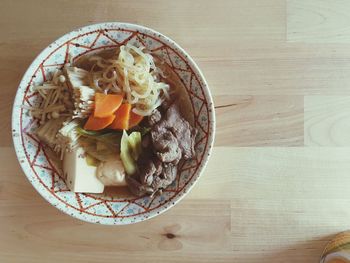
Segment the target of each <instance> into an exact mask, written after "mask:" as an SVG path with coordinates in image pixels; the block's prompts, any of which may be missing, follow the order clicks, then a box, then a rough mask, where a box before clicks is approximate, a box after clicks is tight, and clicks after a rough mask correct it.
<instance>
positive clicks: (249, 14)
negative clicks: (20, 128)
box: [0, 0, 350, 263]
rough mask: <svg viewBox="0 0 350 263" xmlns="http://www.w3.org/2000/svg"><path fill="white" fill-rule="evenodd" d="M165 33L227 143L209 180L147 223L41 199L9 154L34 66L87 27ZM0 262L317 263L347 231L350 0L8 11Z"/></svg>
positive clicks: (156, 2)
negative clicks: (104, 221) (89, 217)
mask: <svg viewBox="0 0 350 263" xmlns="http://www.w3.org/2000/svg"><path fill="white" fill-rule="evenodd" d="M101 21H125V22H132V23H138V24H142V25H146V26H149V27H151V28H154V29H156V30H158V31H160V32H162V33H164V34H166V35H168V36H169V37H171V38H172V39H174V40H175V41H177V42H178V43H179V44H180V45H181V46H183V47H184V48H185V49H186V50H187V51H188V52H189V54H191V55H192V56H193V58H194V59H195V60H196V61H197V62H198V64H199V66H200V67H201V68H202V70H203V72H204V74H205V76H206V78H207V80H208V83H209V85H210V87H211V91H212V94H213V96H214V100H215V104H216V116H217V137H216V142H215V148H214V152H213V155H212V158H211V160H210V162H209V165H208V168H207V170H206V171H205V173H204V174H203V177H202V179H201V180H200V181H199V183H198V184H197V185H196V187H195V188H194V189H193V191H192V192H191V193H190V194H189V195H188V197H186V198H185V199H184V200H183V201H182V202H180V204H178V205H177V206H176V207H175V208H173V209H171V210H170V211H168V212H166V213H165V214H163V215H161V216H158V217H157V218H155V219H152V220H149V221H147V222H143V223H139V224H136V225H130V226H123V227H108V226H101V225H93V224H88V223H84V222H81V221H78V220H76V219H73V218H71V217H69V216H67V215H65V214H63V213H61V212H59V211H58V210H57V209H55V208H54V207H52V206H50V205H49V204H48V203H47V202H46V201H44V200H43V199H42V198H41V197H40V196H39V194H38V193H36V192H35V190H34V189H33V187H32V186H31V185H30V184H29V182H28V181H27V179H26V178H25V176H24V174H23V172H22V171H21V169H20V167H19V165H18V163H17V160H16V157H15V154H14V150H13V146H12V140H11V132H10V123H11V116H10V115H11V108H12V102H13V99H14V96H15V93H16V88H17V86H18V83H19V81H20V79H21V77H22V75H23V74H24V72H25V70H26V68H27V67H28V66H29V64H30V63H31V61H32V60H33V59H34V57H35V56H36V55H37V54H38V53H39V52H40V50H42V49H43V48H44V47H46V46H47V45H48V44H49V43H50V42H52V41H53V40H55V39H56V38H58V37H59V36H61V35H62V34H64V33H66V32H68V31H71V30H72V29H74V28H76V27H80V26H83V25H86V24H90V23H95V22H101ZM0 34H1V35H0V61H1V63H0V80H1V88H0V116H1V119H0V120H1V121H0V162H1V163H0V175H1V176H0V262H152V263H154V262H242V263H243V262H259V263H261V262H266V263H267V262H269V263H270V262H283V263H286V262H287V263H288V262H298V263H303V262H305V263H306V262H307V263H309V262H317V261H318V258H319V256H320V254H321V252H322V249H323V247H324V246H325V244H326V243H327V241H328V240H329V239H330V238H331V237H332V236H333V235H334V234H335V233H337V232H340V231H343V230H346V229H349V228H350V191H349V187H350V1H348V0H332V1H331V0H329V1H324V0H287V1H285V0H244V1H243V0H231V1H229V0H227V1H222V0H216V1H195V0H192V1H185V0H176V1H161V0H153V1H132V0H125V1H107V0H104V1H92V0H90V1H72V0H71V1H44V0H42V1H39V0H33V1H24V0H23V1H13V0H2V1H1V3H0Z"/></svg>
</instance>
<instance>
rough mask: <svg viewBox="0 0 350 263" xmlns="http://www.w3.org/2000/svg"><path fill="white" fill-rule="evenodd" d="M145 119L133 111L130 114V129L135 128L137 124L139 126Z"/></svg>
mask: <svg viewBox="0 0 350 263" xmlns="http://www.w3.org/2000/svg"><path fill="white" fill-rule="evenodd" d="M142 119H143V116H141V115H138V114H136V113H134V112H133V111H131V112H130V119H129V129H130V128H132V127H135V126H136V125H137V124H139V123H140V122H141V121H142Z"/></svg>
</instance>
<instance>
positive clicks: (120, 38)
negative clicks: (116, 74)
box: [12, 23, 215, 225]
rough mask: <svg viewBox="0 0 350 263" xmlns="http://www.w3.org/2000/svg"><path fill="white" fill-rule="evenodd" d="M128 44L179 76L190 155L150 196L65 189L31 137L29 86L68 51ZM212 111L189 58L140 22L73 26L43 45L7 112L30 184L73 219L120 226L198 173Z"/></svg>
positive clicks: (184, 187)
mask: <svg viewBox="0 0 350 263" xmlns="http://www.w3.org/2000/svg"><path fill="white" fill-rule="evenodd" d="M126 43H130V44H134V45H143V46H145V47H146V48H147V49H149V50H152V51H153V52H155V53H156V54H158V55H159V56H160V57H162V58H163V60H164V61H165V62H166V63H168V64H169V65H170V67H171V68H172V70H173V71H174V72H175V73H176V74H177V75H178V76H179V77H180V79H181V81H182V82H183V84H184V86H185V87H186V90H187V95H188V96H189V98H190V101H191V104H192V107H193V112H194V119H195V126H196V128H197V129H198V136H197V139H196V145H195V151H196V158H195V159H194V160H191V161H187V162H185V164H184V165H183V166H182V167H180V169H179V173H178V176H177V178H176V180H175V182H174V183H173V184H172V185H171V186H169V187H168V188H167V189H166V190H165V191H164V192H163V194H162V195H160V196H156V197H153V198H150V197H141V198H134V197H132V198H131V197H130V198H118V197H115V196H114V197H111V196H102V195H94V194H76V193H73V192H70V191H69V189H68V188H67V186H66V184H65V182H64V181H63V180H62V179H61V178H60V173H61V171H58V170H56V169H55V168H54V166H53V165H52V162H50V159H49V158H48V155H47V153H46V152H45V147H44V146H43V145H42V144H41V143H40V142H39V141H38V139H37V138H36V136H35V133H34V131H35V128H36V127H37V121H36V120H35V119H33V118H32V117H31V116H30V115H29V114H28V112H27V111H26V110H25V109H23V108H22V107H21V106H22V105H27V106H30V105H35V104H36V103H38V101H39V97H38V96H37V93H36V92H33V91H32V90H31V87H32V86H33V85H36V84H40V83H42V82H43V81H44V80H45V79H48V78H50V75H51V73H52V71H54V70H55V69H57V68H60V67H62V66H63V64H64V63H65V62H67V61H68V57H69V56H72V57H73V59H77V58H78V57H80V56H81V55H84V54H87V53H89V52H93V51H96V50H103V49H110V48H117V47H119V46H120V45H123V44H126ZM214 133H215V115H214V106H213V102H212V97H211V95H210V91H209V88H208V85H207V83H206V81H205V79H204V77H203V75H202V73H201V71H200V69H199V68H198V66H197V65H196V63H195V62H194V61H193V59H192V58H191V57H190V56H189V55H188V54H187V53H186V52H185V51H184V50H183V49H182V48H181V47H180V46H179V45H177V44H176V43H175V42H174V41H172V40H171V39H169V38H168V37H166V36H164V35H162V34H160V33H158V32H156V31H154V30H152V29H149V28H146V27H143V26H139V25H134V24H126V23H101V24H95V25H90V26H85V27H82V28H79V29H77V30H74V31H72V32H70V33H68V34H66V35H64V36H62V37H60V38H59V39H58V40H56V41H55V42H53V43H52V44H50V45H49V46H48V47H47V48H45V49H44V50H43V51H42V52H41V53H40V54H39V55H38V56H37V57H36V58H35V60H34V61H33V63H32V64H31V65H30V66H29V68H28V70H27V71H26V73H25V74H24V76H23V79H22V81H21V83H20V85H19V87H18V91H17V94H16V98H15V102H14V106H13V112H12V134H13V141H14V146H15V150H16V154H17V158H18V160H19V162H20V164H21V166H22V169H23V171H24V173H25V175H26V176H27V178H28V179H29V181H30V182H31V184H32V185H33V186H34V188H35V189H36V190H37V191H38V192H39V193H40V194H41V195H42V196H43V197H44V198H45V199H46V200H47V201H48V202H49V203H51V204H52V205H53V206H55V207H57V208H58V209H60V210H62V211H63V212H65V213H67V214H69V215H71V216H73V217H76V218H78V219H81V220H84V221H88V222H93V223H101V224H109V225H122V224H130V223H135V222H140V221H143V220H145V219H147V218H151V217H154V216H156V215H158V214H160V213H162V212H164V211H165V210H167V209H169V208H170V207H172V206H174V205H175V204H176V203H177V202H178V201H180V200H181V198H182V197H184V196H185V194H186V193H188V191H189V190H190V189H191V188H192V187H193V185H194V183H195V182H196V181H197V179H198V178H199V176H200V174H201V173H202V172H203V170H204V168H205V165H206V163H207V161H208V157H209V155H210V152H211V148H212V146H213V140H214Z"/></svg>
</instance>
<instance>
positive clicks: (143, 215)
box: [12, 23, 215, 225]
mask: <svg viewBox="0 0 350 263" xmlns="http://www.w3.org/2000/svg"><path fill="white" fill-rule="evenodd" d="M214 133H215V116H214V106H213V102H212V97H211V95H210V91H209V88H208V85H207V83H206V81H205V79H204V77H203V75H202V73H201V71H200V70H199V68H198V66H197V65H196V64H195V62H194V61H193V60H192V59H191V58H190V56H189V55H188V54H187V53H186V52H185V51H184V50H183V49H182V48H181V47H180V46H179V45H177V44H176V43H175V42H174V41H172V40H171V39H169V38H168V37H166V36H164V35H162V34H160V33H158V32H156V31H154V30H152V29H149V28H146V27H142V26H139V25H134V24H126V23H101V24H95V25H89V26H85V27H82V28H79V29H77V30H75V31H72V32H70V33H68V34H66V35H64V36H62V37H61V38H59V39H58V40H56V41H55V42H53V43H52V44H50V45H49V46H48V47H47V48H45V49H44V50H43V51H42V52H41V53H40V54H39V55H38V56H37V57H36V58H35V60H34V61H33V63H32V64H31V65H30V66H29V68H28V70H27V71H26V73H25V74H24V76H23V79H22V81H21V82H20V85H19V87H18V91H17V94H16V98H15V102H14V106H13V113H12V134H13V141H14V146H15V150H16V154H17V158H18V160H19V162H20V165H21V167H22V169H23V171H24V173H25V175H26V176H27V178H28V179H29V181H30V182H31V184H32V185H33V186H34V188H35V189H36V190H37V191H38V192H39V193H40V194H41V195H42V196H43V197H44V198H45V199H46V200H47V201H48V202H49V203H51V204H52V205H53V206H55V207H57V208H58V209H60V210H62V211H63V212H65V213H67V214H69V215H71V216H73V217H76V218H78V219H81V220H84V221H88V222H93V223H101V224H109V225H121V224H130V223H135V222H140V221H143V220H146V219H148V218H151V217H154V216H156V215H158V214H160V213H162V212H164V211H166V210H167V209H169V208H170V207H172V206H174V205H175V204H176V203H177V202H178V201H179V200H181V198H182V197H184V196H185V194H186V193H188V191H189V190H190V189H191V188H192V187H193V185H194V184H195V182H196V181H197V180H198V178H199V177H200V175H201V173H202V172H203V170H204V168H205V166H206V163H207V161H208V158H209V155H210V152H211V148H212V146H213V140H214Z"/></svg>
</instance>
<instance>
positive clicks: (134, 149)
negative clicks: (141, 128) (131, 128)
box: [129, 132, 141, 161]
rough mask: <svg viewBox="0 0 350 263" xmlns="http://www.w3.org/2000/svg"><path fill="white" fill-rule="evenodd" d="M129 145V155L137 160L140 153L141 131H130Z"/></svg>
mask: <svg viewBox="0 0 350 263" xmlns="http://www.w3.org/2000/svg"><path fill="white" fill-rule="evenodd" d="M129 147H130V150H131V156H132V157H133V159H134V160H135V161H137V159H138V158H139V155H140V153H141V133H140V132H132V133H131V134H130V135H129Z"/></svg>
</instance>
